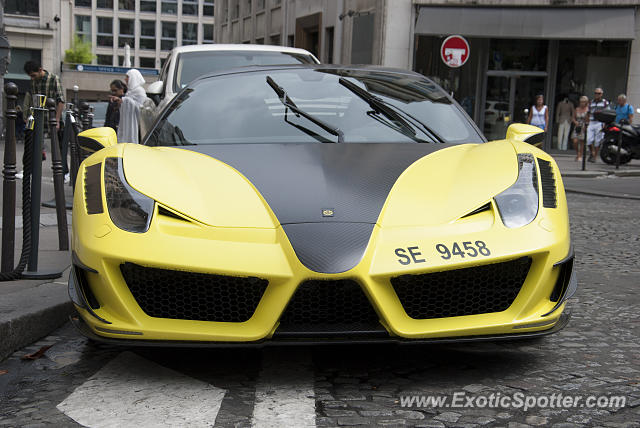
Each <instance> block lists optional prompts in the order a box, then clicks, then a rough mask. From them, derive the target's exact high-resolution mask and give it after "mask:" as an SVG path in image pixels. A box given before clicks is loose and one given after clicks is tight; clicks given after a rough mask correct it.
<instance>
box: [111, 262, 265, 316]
mask: <svg viewBox="0 0 640 428" xmlns="http://www.w3.org/2000/svg"><path fill="white" fill-rule="evenodd" d="M120 271H121V272H122V276H123V277H124V280H125V282H126V283H127V286H128V287H129V290H131V294H133V297H134V298H135V299H136V302H137V303H138V305H140V308H141V309H142V310H143V311H144V312H145V313H146V314H147V315H149V316H150V317H154V318H171V319H184V320H197V321H220V322H243V321H247V320H248V319H249V318H251V316H252V315H253V313H254V312H255V309H256V307H257V306H258V303H259V302H260V299H261V298H262V295H263V294H264V292H265V290H266V288H267V284H268V281H267V280H265V279H260V278H253V277H250V278H240V277H233V276H224V275H209V274H203V273H195V272H183V271H175V270H166V269H158V268H151V267H144V266H140V265H137V264H134V263H124V264H122V265H120Z"/></svg>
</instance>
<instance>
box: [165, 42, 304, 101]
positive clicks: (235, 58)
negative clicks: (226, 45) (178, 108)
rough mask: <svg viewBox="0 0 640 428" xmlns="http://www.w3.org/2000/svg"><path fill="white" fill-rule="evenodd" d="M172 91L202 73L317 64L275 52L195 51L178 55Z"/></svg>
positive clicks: (298, 55) (289, 54)
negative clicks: (269, 66)
mask: <svg viewBox="0 0 640 428" xmlns="http://www.w3.org/2000/svg"><path fill="white" fill-rule="evenodd" d="M177 61H178V64H177V67H176V73H175V79H174V87H173V88H174V89H173V90H174V92H179V91H180V89H182V88H184V87H185V86H187V85H188V84H189V82H191V81H193V80H194V79H195V78H196V77H199V76H202V75H203V74H208V73H215V72H217V71H223V70H230V69H232V68H236V67H246V66H251V65H287V64H316V61H315V60H314V59H313V57H311V56H309V55H302V54H297V53H291V52H277V51H273V52H271V51H198V52H185V53H181V54H180V55H179V56H178V60H177Z"/></svg>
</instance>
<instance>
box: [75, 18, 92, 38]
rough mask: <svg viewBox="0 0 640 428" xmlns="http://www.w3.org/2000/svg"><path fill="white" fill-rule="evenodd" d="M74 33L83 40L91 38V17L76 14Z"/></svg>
mask: <svg viewBox="0 0 640 428" xmlns="http://www.w3.org/2000/svg"><path fill="white" fill-rule="evenodd" d="M76 34H77V35H78V36H80V37H81V38H83V39H84V40H89V41H90V40H91V17H90V16H86V15H76Z"/></svg>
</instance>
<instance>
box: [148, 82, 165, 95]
mask: <svg viewBox="0 0 640 428" xmlns="http://www.w3.org/2000/svg"><path fill="white" fill-rule="evenodd" d="M163 87H164V82H163V81H162V80H158V81H156V82H153V83H149V86H147V95H148V96H151V95H160V94H161V93H162V88H163Z"/></svg>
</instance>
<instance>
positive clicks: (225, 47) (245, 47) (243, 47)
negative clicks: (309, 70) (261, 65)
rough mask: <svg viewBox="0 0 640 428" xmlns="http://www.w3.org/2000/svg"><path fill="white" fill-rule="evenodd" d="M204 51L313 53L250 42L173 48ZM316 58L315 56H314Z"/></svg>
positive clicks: (182, 51)
mask: <svg viewBox="0 0 640 428" xmlns="http://www.w3.org/2000/svg"><path fill="white" fill-rule="evenodd" d="M202 51H262V52H287V53H295V54H300V55H311V56H313V54H312V53H311V52H309V51H307V50H305V49H300V48H290V47H288V46H273V45H250V44H207V45H187V46H179V47H176V48H173V53H177V54H178V53H184V52H202ZM314 58H315V57H314Z"/></svg>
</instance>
